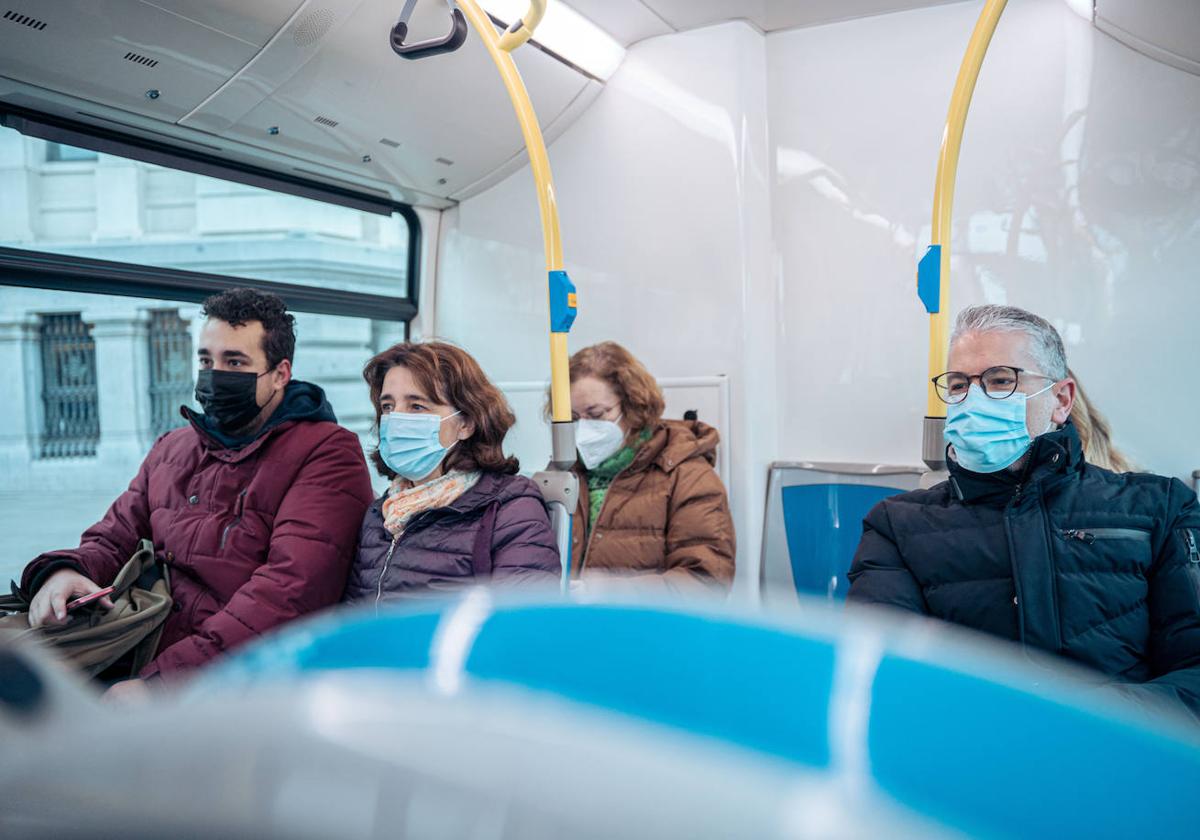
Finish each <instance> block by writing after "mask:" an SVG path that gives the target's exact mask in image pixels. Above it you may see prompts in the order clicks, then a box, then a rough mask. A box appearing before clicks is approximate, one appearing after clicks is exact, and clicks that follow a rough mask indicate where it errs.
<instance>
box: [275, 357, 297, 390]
mask: <svg viewBox="0 0 1200 840" xmlns="http://www.w3.org/2000/svg"><path fill="white" fill-rule="evenodd" d="M271 375H272V376H273V377H275V380H274V381H275V385H276V386H277V387H279V388H286V387H287V385H288V383H289V382H291V381H292V360H291V359H284V360H283V361H282V362H280V363H279V364H277V365H275V369H274V370H273V371H271Z"/></svg>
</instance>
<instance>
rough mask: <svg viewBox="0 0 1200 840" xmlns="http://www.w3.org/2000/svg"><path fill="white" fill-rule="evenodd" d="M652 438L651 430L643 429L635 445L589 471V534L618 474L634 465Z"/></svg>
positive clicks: (625, 447) (629, 446) (618, 452)
mask: <svg viewBox="0 0 1200 840" xmlns="http://www.w3.org/2000/svg"><path fill="white" fill-rule="evenodd" d="M650 437H651V433H650V430H649V429H642V433H641V434H640V435H638V436H637V440H636V441H635V442H634V443H633V444H628V445H626V446H622V447H621V448H620V449H618V450H617V451H616V452H614V453H613V454H612V455H609V456H608V459H607V460H605V461H603V462H601V463H600V464H598V465H597V466H596V468H595V469H592V470H588V474H587V485H588V503H589V508H590V511H591V514H590V515H589V516H588V532H589V533H590V532H591V530H592V528H593V527H594V526H595V524H596V518H597V517H598V516H599V515H600V507H601V506H602V505H603V504H604V497H605V495H607V493H608V488H609V485H611V484H612V483H613V479H614V478H616V477H617V473H619V472H621V470H623V469H625V468H626V467H628V466H629V465H630V464H632V463H633V459H634V458H635V457H636V456H637V453H638V450H639V449H641V448H642V446H644V445H645V443H646V441H648V440H650Z"/></svg>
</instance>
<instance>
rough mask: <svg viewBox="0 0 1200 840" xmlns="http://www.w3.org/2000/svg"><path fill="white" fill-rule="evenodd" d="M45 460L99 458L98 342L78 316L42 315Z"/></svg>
mask: <svg viewBox="0 0 1200 840" xmlns="http://www.w3.org/2000/svg"><path fill="white" fill-rule="evenodd" d="M40 339H41V341H40V343H41V349H42V409H43V424H42V441H41V444H42V445H41V457H43V458H80V457H90V456H93V455H95V454H96V444H97V442H99V440H100V406H99V395H98V391H97V388H96V342H95V340H94V339H93V338H92V331H91V328H90V327H89V326H88V325H87V324H85V323H84V322H83V318H82V317H81V316H80V314H79V313H78V312H73V313H65V314H54V315H42V316H41V329H40Z"/></svg>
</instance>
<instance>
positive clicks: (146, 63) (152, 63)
mask: <svg viewBox="0 0 1200 840" xmlns="http://www.w3.org/2000/svg"><path fill="white" fill-rule="evenodd" d="M125 60H126V61H132V62H133V63H134V64H140V65H141V66H142V67H157V66H158V59H156V58H150V57H149V56H145V55H139V54H138V53H135V52H127V53H125Z"/></svg>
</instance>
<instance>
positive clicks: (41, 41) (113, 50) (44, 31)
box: [0, 0, 255, 122]
mask: <svg viewBox="0 0 1200 840" xmlns="http://www.w3.org/2000/svg"><path fill="white" fill-rule="evenodd" d="M0 3H3V5H2V6H0V8H3V9H6V11H5V12H4V13H0V18H3V20H0V56H3V73H4V75H5V76H7V77H9V78H11V79H16V80H18V81H22V82H26V83H28V84H31V85H35V86H37V87H40V88H45V89H48V90H52V91H56V92H58V93H64V94H67V95H70V96H75V97H78V98H81V99H85V100H87V101H89V102H95V103H99V104H102V105H107V106H111V107H115V108H119V109H121V110H123V111H127V112H133V113H136V114H142V115H144V116H149V117H152V118H154V119H159V120H163V121H166V122H175V121H176V120H178V119H179V118H180V117H182V116H183V115H184V114H186V113H188V112H189V111H191V110H192V109H193V108H195V107H196V106H197V105H199V104H200V103H201V102H203V101H204V100H205V99H206V98H207V97H209V96H210V95H211V94H212V93H213V92H214V91H215V90H217V89H218V88H220V87H221V85H222V84H224V83H225V82H226V81H228V79H229V78H230V77H231V76H233V75H234V73H236V72H237V71H238V69H239V68H241V67H242V66H244V65H245V64H246V62H248V61H249V60H250V59H251V58H253V56H254V52H255V47H254V46H253V45H251V44H248V43H246V42H244V41H241V40H238V39H235V38H231V37H229V36H227V35H223V34H221V33H219V32H214V31H213V30H212V29H210V28H208V27H205V26H201V25H199V24H197V23H194V22H192V21H190V20H185V19H183V18H181V17H179V16H178V15H175V14H172V13H170V12H167V11H164V10H163V9H160V8H158V7H157V6H155V5H151V4H149V3H142V2H139V1H138V0H58V2H54V3H47V2H44V0H0ZM22 21H26V23H21V22H22ZM28 21H34V22H35V24H36V25H34V24H30V23H28ZM31 35H34V36H35V37H30V36H31ZM131 48H133V49H131ZM66 56H69V57H70V60H69V61H68V60H65V58H64V57H66ZM149 68H154V75H153V84H152V85H151V84H149V83H148V78H149V77H148V76H147V73H146V70H147V69H149ZM151 88H153V89H154V90H156V91H158V95H157V96H154V97H150V96H147V91H148V90H149V89H151Z"/></svg>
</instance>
